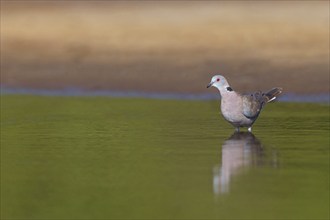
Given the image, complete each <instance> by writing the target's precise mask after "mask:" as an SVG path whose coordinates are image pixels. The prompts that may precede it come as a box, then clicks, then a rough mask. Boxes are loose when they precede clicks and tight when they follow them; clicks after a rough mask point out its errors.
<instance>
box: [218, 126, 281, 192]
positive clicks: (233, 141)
mask: <svg viewBox="0 0 330 220" xmlns="http://www.w3.org/2000/svg"><path fill="white" fill-rule="evenodd" d="M264 157H265V155H264V149H263V146H262V144H261V142H260V141H259V140H258V139H257V138H256V137H255V136H254V135H253V134H252V133H251V132H235V133H234V134H232V135H231V136H230V137H229V138H228V139H227V140H226V141H225V142H224V143H223V145H222V160H221V165H220V166H216V167H215V168H214V175H213V191H214V193H215V194H216V195H219V194H223V193H227V192H229V186H230V181H231V178H232V177H233V176H235V175H238V174H239V173H240V172H242V170H243V169H244V168H247V167H249V166H262V165H264V164H265V159H264ZM272 164H273V166H274V165H275V166H276V154H274V155H273V160H272Z"/></svg>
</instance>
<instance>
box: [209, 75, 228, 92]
mask: <svg viewBox="0 0 330 220" xmlns="http://www.w3.org/2000/svg"><path fill="white" fill-rule="evenodd" d="M211 86H213V87H216V88H217V89H219V90H220V89H221V88H226V87H229V84H228V82H227V80H226V78H225V77H223V76H221V75H215V76H213V77H212V79H211V82H210V83H209V84H208V85H207V87H206V88H209V87H211Z"/></svg>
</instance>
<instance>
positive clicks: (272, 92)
mask: <svg viewBox="0 0 330 220" xmlns="http://www.w3.org/2000/svg"><path fill="white" fill-rule="evenodd" d="M282 90H283V89H282V88H279V87H276V88H272V89H271V90H269V91H268V92H266V93H265V97H266V100H267V102H271V101H273V100H275V99H276V97H277V96H278V95H279V94H281V93H282Z"/></svg>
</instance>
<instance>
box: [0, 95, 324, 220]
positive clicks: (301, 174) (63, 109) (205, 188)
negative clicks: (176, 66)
mask: <svg viewBox="0 0 330 220" xmlns="http://www.w3.org/2000/svg"><path fill="white" fill-rule="evenodd" d="M218 112H219V110H218V103H217V101H182V100H152V99H148V100H146V99H132V98H131V99H123V98H105V97H40V96H28V95H5V96H1V218H2V219H13V218H16V219H17V218H20V219H37V218H39V219H50V218H52V219H72V218H75V219H96V218H98V219H120V218H126V219H134V218H140V219H146V218H150V219H171V218H174V219H183V218H185V219H328V218H329V105H321V104H301V103H295V104H292V103H272V104H270V105H268V106H266V108H265V109H264V112H262V114H261V117H260V118H259V119H258V121H257V122H256V124H255V125H254V130H253V134H254V135H251V134H248V133H238V134H233V128H232V127H231V126H230V125H228V124H227V123H226V122H225V121H224V120H223V119H222V118H221V117H220V116H219V113H218Z"/></svg>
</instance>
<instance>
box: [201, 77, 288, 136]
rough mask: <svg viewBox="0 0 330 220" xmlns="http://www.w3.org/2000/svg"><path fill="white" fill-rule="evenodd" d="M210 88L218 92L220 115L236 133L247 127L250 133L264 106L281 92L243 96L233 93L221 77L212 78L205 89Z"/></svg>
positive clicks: (276, 88)
mask: <svg viewBox="0 0 330 220" xmlns="http://www.w3.org/2000/svg"><path fill="white" fill-rule="evenodd" d="M211 86H212V87H215V88H217V89H218V90H219V92H220V96H221V113H222V115H223V117H224V118H225V120H226V121H228V122H229V123H230V124H232V125H233V126H234V127H235V131H236V132H239V131H240V128H241V127H247V128H248V131H249V132H252V125H253V124H254V122H255V121H256V120H257V118H258V116H259V114H260V112H261V110H262V108H263V107H264V106H265V104H266V103H269V102H271V101H273V100H275V99H276V98H277V97H278V95H279V94H281V93H282V91H283V89H282V88H280V87H275V88H272V89H271V90H269V91H267V92H261V91H256V92H253V93H251V94H246V95H244V94H241V93H239V92H236V91H234V90H233V89H232V87H230V85H229V83H228V82H227V80H226V78H225V77H224V76H222V75H215V76H213V77H212V79H211V82H210V83H209V84H208V85H207V88H210V87H211Z"/></svg>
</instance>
